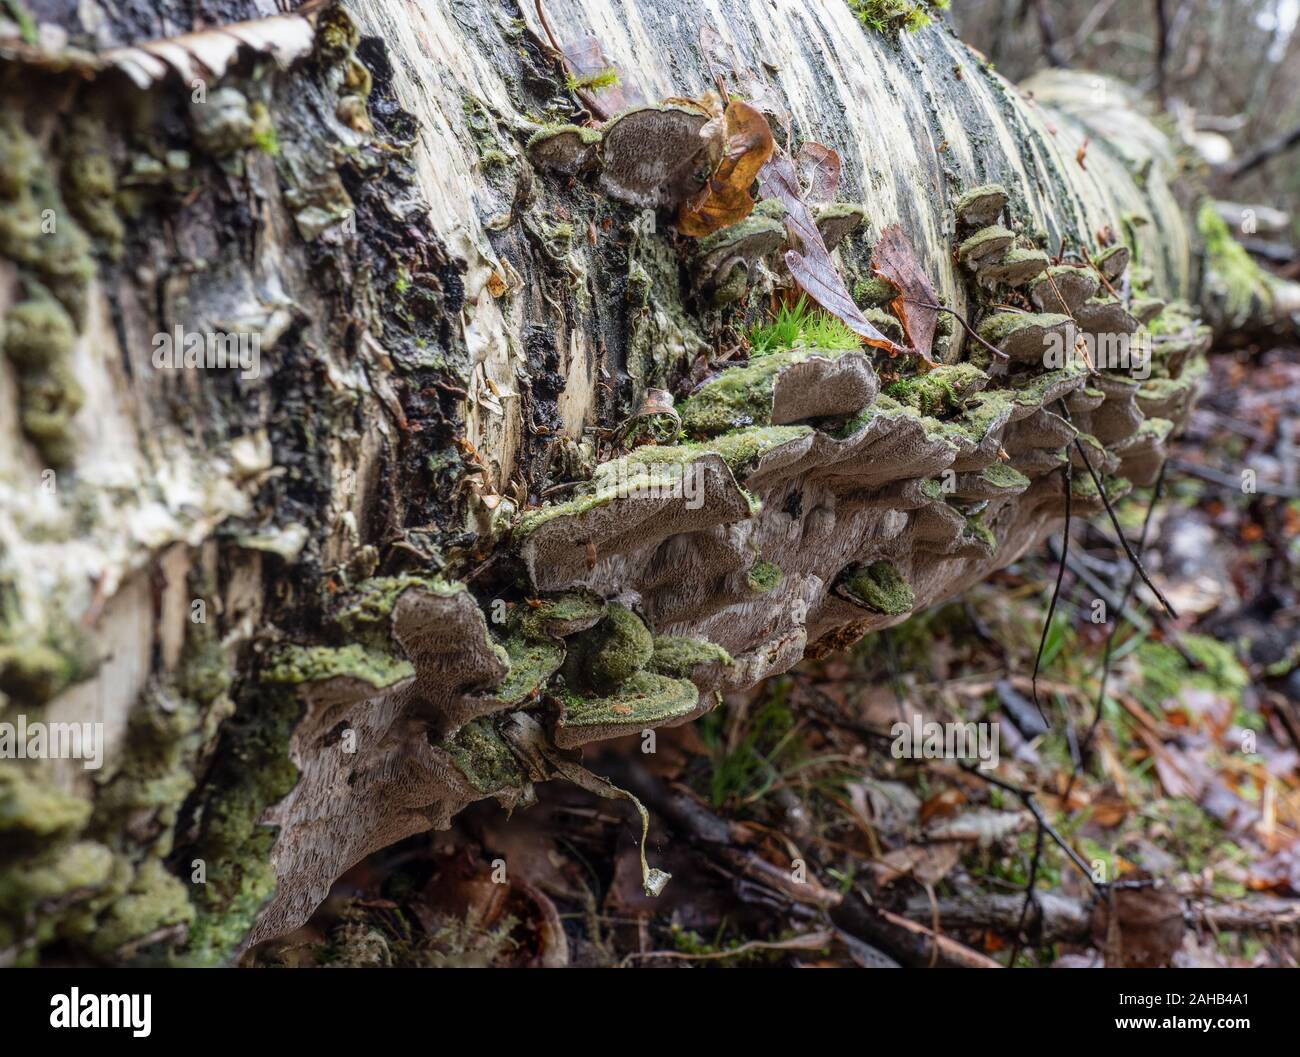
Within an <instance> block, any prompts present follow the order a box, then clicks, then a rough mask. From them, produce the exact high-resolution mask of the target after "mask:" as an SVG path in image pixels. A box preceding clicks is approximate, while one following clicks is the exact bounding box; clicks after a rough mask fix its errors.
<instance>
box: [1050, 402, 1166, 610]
mask: <svg viewBox="0 0 1300 1057" xmlns="http://www.w3.org/2000/svg"><path fill="white" fill-rule="evenodd" d="M1057 403H1058V404H1059V405H1060V408H1061V414H1062V415H1063V416H1064V417H1065V421H1066V422H1069V423H1070V425H1071V426H1073V425H1074V423H1073V422H1071V421H1070V410H1069V408H1067V407H1066V406H1065V401H1064V400H1059V401H1057ZM1074 447H1075V450H1076V451H1078V453H1079V457H1080V458H1082V459H1083V465H1084V466H1086V467H1087V468H1088V476H1089V477H1091V478H1092V483H1093V484H1095V485H1096V486H1097V494H1098V495H1099V496H1101V502H1102V505H1103V506H1104V507H1105V508H1106V515H1107V516H1108V517H1109V518H1110V523H1111V525H1113V526H1114V528H1115V535H1117V536H1118V537H1119V542H1120V546H1122V547H1123V548H1124V553H1125V554H1127V555H1128V560H1129V561H1130V562H1132V563H1133V568H1134V569H1135V570H1137V574H1138V575H1139V576H1140V577H1142V582H1143V583H1144V584H1146V585H1147V587H1149V588H1150V589H1151V593H1152V594H1153V595H1155V596H1156V599H1157V601H1159V603H1160V605H1161V606H1163V607H1164V610H1165V612H1166V613H1168V614H1169V615H1170V616H1171V617H1172V618H1173V619H1174V620H1177V619H1178V613H1177V612H1176V611H1175V609H1174V607H1173V606H1171V605H1170V604H1169V599H1167V598H1166V597H1165V596H1164V594H1163V593H1162V592H1161V590H1160V588H1158V587H1157V586H1156V585H1155V584H1154V583H1152V582H1151V577H1149V576H1148V575H1147V571H1146V569H1145V568H1143V566H1142V562H1141V560H1140V559H1139V558H1138V556H1137V555H1136V554H1135V553H1134V552H1133V546H1132V544H1130V543H1129V541H1128V537H1127V536H1126V535H1124V529H1123V527H1122V526H1121V525H1120V523H1119V516H1118V515H1117V514H1116V513H1115V508H1114V507H1113V506H1111V503H1110V496H1108V495H1107V494H1106V488H1105V486H1104V485H1103V484H1102V483H1101V478H1100V477H1099V476H1097V471H1096V469H1095V468H1094V467H1093V465H1092V460H1091V459H1090V458H1088V452H1087V449H1086V448H1084V446H1083V443H1082V442H1081V441H1080V440H1079V435H1078V433H1077V432H1076V433H1075V436H1074Z"/></svg>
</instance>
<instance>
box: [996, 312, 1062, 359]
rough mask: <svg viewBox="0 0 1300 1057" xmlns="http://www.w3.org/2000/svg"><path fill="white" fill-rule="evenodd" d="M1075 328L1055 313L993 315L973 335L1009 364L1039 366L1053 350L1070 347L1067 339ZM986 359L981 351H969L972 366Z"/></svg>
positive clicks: (1006, 313) (1003, 313) (1000, 313)
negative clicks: (1005, 356)
mask: <svg viewBox="0 0 1300 1057" xmlns="http://www.w3.org/2000/svg"><path fill="white" fill-rule="evenodd" d="M1074 326H1075V324H1074V321H1073V320H1072V319H1071V318H1070V317H1069V316H1066V315H1061V314H1059V313H1056V312H995V313H993V314H992V315H990V316H988V317H986V318H985V319H983V320H981V321H980V324H979V326H978V327H977V328H976V333H978V334H979V336H980V337H981V338H983V339H984V340H985V341H986V342H988V343H989V344H990V345H992V346H994V347H995V348H998V349H1001V350H1002V352H1004V353H1006V355H1007V356H1008V357H1009V358H1010V359H1011V361H1012V362H1014V363H1025V364H1038V365H1040V366H1041V365H1044V364H1045V362H1046V357H1047V356H1048V355H1049V353H1051V352H1052V350H1053V349H1054V348H1056V347H1058V346H1061V347H1064V348H1071V347H1072V343H1071V342H1070V341H1068V340H1067V338H1068V336H1069V334H1070V333H1071V332H1072V331H1073V329H1074ZM989 358H990V355H989V353H988V352H987V351H986V350H984V349H983V348H976V349H973V350H972V355H971V359H972V362H975V363H980V362H981V361H985V362H987V360H988V359H989Z"/></svg>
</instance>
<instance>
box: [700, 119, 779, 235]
mask: <svg viewBox="0 0 1300 1057" xmlns="http://www.w3.org/2000/svg"><path fill="white" fill-rule="evenodd" d="M700 134H701V136H702V137H706V138H707V136H709V135H714V136H720V137H721V140H722V151H721V157H720V160H719V161H718V165H717V167H716V168H715V169H714V170H713V175H712V176H710V177H709V181H708V183H706V184H705V185H704V188H703V189H702V190H701V191H700V192H699V193H698V194H696V195H694V196H693V197H691V198H689V199H687V200H686V201H685V202H683V203H682V206H681V209H680V210H679V211H678V214H677V228H678V230H679V231H681V232H682V234H683V235H690V236H691V237H692V238H700V237H701V236H703V235H709V234H712V233H713V232H715V231H717V230H719V229H720V228H725V227H728V226H730V225H732V224H738V223H739V222H740V221H742V220H744V219H745V218H746V217H747V216H749V214H750V213H751V212H753V209H754V199H753V198H752V197H751V195H750V193H749V188H750V185H752V184H753V182H754V180H755V178H756V177H757V176H758V171H759V170H760V169H761V168H762V167H763V166H764V165H765V164H766V163H767V160H768V159H769V158H770V157H771V156H772V150H773V147H774V146H775V143H774V141H773V139H772V129H771V128H770V127H769V126H768V123H767V118H765V117H764V116H763V115H762V114H761V113H759V112H758V111H757V110H755V109H754V108H753V107H752V106H750V105H749V104H748V103H746V102H744V101H743V100H740V99H733V100H732V101H731V102H730V103H728V104H727V108H726V110H724V111H723V113H722V116H721V117H715V118H713V119H712V120H710V121H709V123H708V124H707V125H705V126H704V128H703V129H701V130H700Z"/></svg>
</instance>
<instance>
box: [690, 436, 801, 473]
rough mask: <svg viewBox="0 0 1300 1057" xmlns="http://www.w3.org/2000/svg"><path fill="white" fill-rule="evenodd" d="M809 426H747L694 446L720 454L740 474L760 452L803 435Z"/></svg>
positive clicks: (762, 452)
mask: <svg viewBox="0 0 1300 1057" xmlns="http://www.w3.org/2000/svg"><path fill="white" fill-rule="evenodd" d="M812 433H813V428H812V427H811V426H750V427H748V428H746V429H738V430H734V431H732V432H730V433H724V434H723V435H722V436H720V437H713V438H712V439H711V440H708V441H705V442H703V443H701V444H700V445H699V447H698V450H699V451H701V452H714V453H716V454H718V455H720V456H721V457H722V459H723V461H724V462H725V463H726V464H727V466H728V467H729V468H730V469H731V472H732V473H735V474H743V472H744V471H745V470H746V469H747V468H748V467H749V464H750V463H752V462H753V460H755V459H757V458H758V457H759V456H760V455H764V454H766V453H767V452H769V451H772V450H774V449H776V448H779V447H781V446H782V445H783V444H789V443H791V442H792V441H796V440H799V439H801V438H803V437H807V436H809V435H811V434H812Z"/></svg>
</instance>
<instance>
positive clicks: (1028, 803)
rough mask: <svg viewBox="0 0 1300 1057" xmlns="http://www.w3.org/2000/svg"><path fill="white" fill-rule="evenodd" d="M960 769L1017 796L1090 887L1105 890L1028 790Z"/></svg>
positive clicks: (984, 773)
mask: <svg viewBox="0 0 1300 1057" xmlns="http://www.w3.org/2000/svg"><path fill="white" fill-rule="evenodd" d="M961 768H962V770H963V771H965V772H967V773H968V774H972V775H974V776H975V777H976V778H979V779H980V780H981V781H985V782H988V783H989V784H990V785H995V786H997V787H998V788H999V789H1002V790H1004V791H1006V792H1008V793H1012V794H1014V795H1015V796H1018V797H1019V798H1020V802H1021V803H1022V804H1024V805H1025V807H1027V808H1028V809H1029V813H1030V814H1031V815H1033V816H1034V819H1035V820H1036V821H1037V822H1038V824H1039V826H1041V827H1042V828H1043V831H1044V832H1045V833H1046V834H1047V835H1048V836H1049V837H1051V838H1052V841H1053V843H1054V844H1056V846H1057V847H1058V848H1060V849H1061V851H1063V852H1065V854H1066V855H1067V856H1069V858H1070V861H1071V862H1072V863H1074V865H1075V866H1076V867H1077V868H1078V870H1079V872H1080V873H1081V874H1083V876H1084V877H1086V878H1087V879H1088V883H1089V884H1090V885H1092V886H1093V888H1095V889H1096V890H1097V891H1099V892H1101V891H1104V890H1105V889H1106V887H1107V886H1106V885H1105V884H1103V883H1102V882H1101V881H1098V880H1096V879H1095V878H1094V877H1093V876H1092V871H1091V870H1089V869H1088V864H1087V863H1086V862H1084V861H1083V858H1082V857H1081V856H1080V855H1079V853H1078V852H1077V851H1075V850H1074V849H1073V848H1072V847H1070V845H1069V843H1067V841H1066V839H1065V838H1064V837H1062V836H1061V835H1060V834H1059V833H1058V832H1057V831H1056V827H1055V826H1053V825H1052V824H1051V823H1050V822H1048V821H1047V816H1046V815H1044V814H1043V809H1042V808H1040V807H1039V806H1038V801H1036V800H1035V799H1034V794H1033V793H1031V792H1030V791H1029V790H1028V789H1021V788H1020V786H1018V785H1012V784H1011V783H1010V782H1004V781H1003V780H1002V779H1001V778H999V777H997V775H994V774H991V773H989V772H988V771H981V770H979V768H977V767H974V766H970V765H967V764H962V765H961ZM1111 887H1120V886H1119V885H1112V886H1111Z"/></svg>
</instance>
